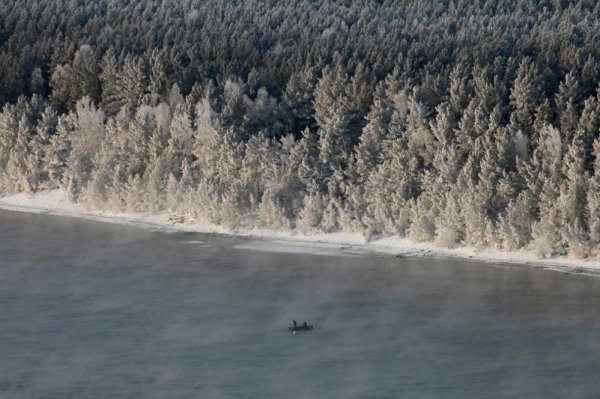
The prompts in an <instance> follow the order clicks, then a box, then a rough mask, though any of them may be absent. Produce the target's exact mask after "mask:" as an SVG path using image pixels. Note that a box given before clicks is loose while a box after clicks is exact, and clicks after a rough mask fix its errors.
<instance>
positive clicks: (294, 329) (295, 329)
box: [288, 324, 314, 333]
mask: <svg viewBox="0 0 600 399" xmlns="http://www.w3.org/2000/svg"><path fill="white" fill-rule="evenodd" d="M313 328H314V327H313V325H312V324H310V325H309V324H298V325H295V326H289V327H288V330H290V331H291V332H293V333H295V332H299V331H310V330H312V329H313Z"/></svg>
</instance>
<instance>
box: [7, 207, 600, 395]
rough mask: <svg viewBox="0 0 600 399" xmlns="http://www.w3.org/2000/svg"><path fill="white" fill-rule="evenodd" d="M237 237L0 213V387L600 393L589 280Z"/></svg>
mask: <svg viewBox="0 0 600 399" xmlns="http://www.w3.org/2000/svg"><path fill="white" fill-rule="evenodd" d="M249 242H250V241H249V240H247V239H243V238H236V237H224V236H214V235H202V234H183V233H178V234H166V233H159V232H149V231H144V230H140V229H135V228H130V227H123V226H118V225H111V224H105V223H99V222H93V221H84V220H77V219H71V218H61V217H55V216H47V215H31V214H25V213H15V212H6V211H0V398H3V399H4V398H6V399H13V398H15V399H17V398H18V399H20V398H39V399H42V398H44V399H54V398H61V399H62V398H73V399H86V398H89V399H104V398H111V399H120V398H128V399H129V398H140V399H142V398H143V399H145V398H181V399H183V398H185V399H188V398H282V397H295V398H457V399H458V398H460V399H464V398H478V399H480V398H592V397H597V395H598V392H600V379H599V378H598V376H599V375H600V279H598V278H593V277H586V276H577V275H572V274H569V275H565V274H563V273H559V272H552V271H544V270H535V269H531V268H527V267H524V266H518V267H516V266H514V267H511V266H506V265H497V266H495V265H491V264H482V263H475V262H466V261H460V260H443V259H439V260H436V259H406V258H393V257H390V256H377V255H360V254H348V253H344V252H340V253H339V254H335V253H334V254H331V253H329V254H328V255H329V256H321V255H311V254H308V253H283V252H266V251H264V250H261V251H257V250H253V249H252V246H251V245H249ZM261 247H262V249H264V245H261ZM331 255H334V256H331ZM292 319H296V320H297V321H298V322H302V321H304V320H306V321H308V322H309V323H311V324H314V326H315V329H314V331H311V332H308V333H304V334H300V335H296V336H294V335H291V334H290V333H289V332H288V331H287V326H288V325H289V324H290V323H291V321H292Z"/></svg>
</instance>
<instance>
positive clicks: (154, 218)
mask: <svg viewBox="0 0 600 399" xmlns="http://www.w3.org/2000/svg"><path fill="white" fill-rule="evenodd" d="M0 209H4V210H10V211H18V212H30V213H38V214H52V215H59V216H67V217H76V218H82V219H89V220H96V221H102V222H108V223H116V224H122V225H127V226H135V227H140V228H144V229H148V230H155V231H165V232H177V231H182V232H198V233H217V234H232V235H238V236H245V237H256V238H257V239H260V240H257V241H254V242H248V243H245V244H243V246H241V247H243V248H246V249H252V250H260V251H275V252H293V253H298V252H308V253H316V254H320V255H334V254H361V253H369V252H375V253H384V254H389V255H393V256H406V257H417V256H419V257H443V258H459V259H468V260H473V261H481V262H489V263H510V264H517V265H527V266H531V267H536V268H542V269H551V270H557V271H562V272H573V273H582V274H593V275H600V260H599V259H597V258H594V259H571V258H568V257H554V258H551V259H538V258H537V257H536V255H535V254H533V253H531V252H526V251H517V252H505V251H498V250H494V249H483V250H481V249H475V248H468V247H461V248H456V249H448V248H439V247H436V246H435V245H434V244H433V243H414V242H412V241H410V240H408V239H401V238H395V237H389V238H383V239H379V240H375V241H371V242H366V241H365V239H364V238H363V237H362V236H361V235H359V234H347V233H333V234H313V235H304V234H301V233H298V232H293V231H292V232H289V231H288V232H283V231H273V230H267V229H252V230H239V229H235V230H229V229H226V228H224V227H222V226H218V225H215V224H211V223H203V222H195V223H176V222H174V221H172V220H170V218H169V215H168V214H167V213H159V214H125V213H110V212H101V211H92V210H89V209H86V208H84V207H83V206H81V205H77V204H73V203H71V202H70V201H69V200H68V198H67V196H66V194H65V193H64V192H62V191H60V190H54V191H46V192H40V193H36V194H26V193H20V194H15V195H11V196H7V197H3V198H0Z"/></svg>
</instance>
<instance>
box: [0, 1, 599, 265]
mask: <svg viewBox="0 0 600 399" xmlns="http://www.w3.org/2000/svg"><path fill="white" fill-rule="evenodd" d="M1 8H2V12H0V102H1V103H2V113H1V114H0V192H2V193H4V194H7V193H12V192H20V191H27V192H35V191H39V190H47V189H53V188H62V189H64V190H66V191H67V192H68V193H69V195H70V198H71V199H72V200H73V201H76V202H79V203H82V204H85V205H86V206H89V207H92V208H95V209H107V210H113V211H126V212H157V211H168V212H170V213H171V214H172V215H174V216H177V217H178V218H183V219H184V220H194V219H203V220H210V221H212V222H216V223H219V224H225V225H228V226H231V227H239V226H243V227H251V226H264V227H271V228H277V229H297V230H298V231H304V232H316V231H321V232H333V231H352V232H361V233H363V234H365V236H366V237H367V238H368V239H373V238H377V237H382V236H392V235H395V236H401V237H404V236H406V237H410V238H412V239H413V240H415V241H435V242H436V243H437V244H438V245H441V246H446V247H454V246H463V245H470V246H476V247H496V248H500V249H505V250H515V249H519V248H526V249H532V250H535V251H536V252H537V253H538V254H539V255H540V256H543V257H548V256H553V255H556V254H566V253H568V254H569V256H573V257H588V256H596V255H598V252H599V248H600V245H598V244H599V242H600V135H599V133H600V131H599V129H600V98H599V91H598V89H599V82H600V65H599V60H600V18H599V17H600V2H596V0H576V1H566V0H397V1H392V0H380V1H371V0H345V1H311V0H244V1H238V0H235V1H234V0H179V1H166V0H118V1H117V0H5V1H3V4H2V7H1Z"/></svg>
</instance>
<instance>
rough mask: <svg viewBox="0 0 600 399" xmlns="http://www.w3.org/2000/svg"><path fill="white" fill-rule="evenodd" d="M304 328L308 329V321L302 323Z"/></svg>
mask: <svg viewBox="0 0 600 399" xmlns="http://www.w3.org/2000/svg"><path fill="white" fill-rule="evenodd" d="M302 327H304V328H306V327H308V324H306V320H305V321H304V323H302Z"/></svg>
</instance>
